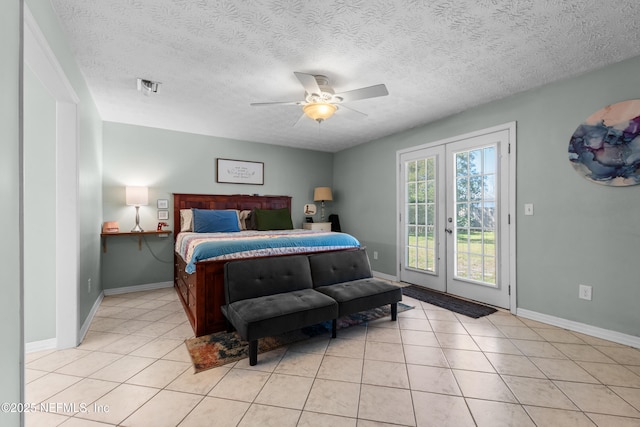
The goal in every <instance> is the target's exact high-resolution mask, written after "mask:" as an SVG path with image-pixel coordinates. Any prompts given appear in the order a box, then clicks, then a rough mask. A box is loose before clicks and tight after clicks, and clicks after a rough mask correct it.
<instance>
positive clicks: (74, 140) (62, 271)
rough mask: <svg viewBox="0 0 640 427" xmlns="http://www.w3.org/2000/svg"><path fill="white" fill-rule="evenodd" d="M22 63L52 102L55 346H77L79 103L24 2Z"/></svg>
mask: <svg viewBox="0 0 640 427" xmlns="http://www.w3.org/2000/svg"><path fill="white" fill-rule="evenodd" d="M24 62H25V64H27V65H28V66H29V68H30V69H31V70H32V71H33V73H34V74H35V75H36V77H37V78H38V79H39V80H40V81H41V82H42V85H43V86H44V87H45V88H46V89H47V90H48V91H49V93H50V94H51V96H52V97H53V98H54V99H55V101H56V160H55V162H56V207H55V215H56V229H55V235H56V237H55V239H56V243H55V247H56V253H55V254H51V255H52V256H55V257H56V264H55V265H56V277H55V282H56V347H57V348H69V347H75V346H77V345H78V331H79V317H80V316H79V278H80V266H79V259H80V250H79V248H80V221H79V215H78V207H79V206H78V134H79V131H78V117H77V114H78V113H77V105H78V103H79V102H80V99H79V98H78V95H77V94H76V93H75V91H74V90H73V87H72V86H71V83H70V82H69V80H68V79H67V77H66V75H65V73H64V70H63V69H62V67H61V66H60V63H59V62H58V60H57V59H56V57H55V54H54V53H53V51H52V50H51V48H50V47H49V44H48V43H47V40H46V38H45V36H44V35H43V34H42V31H41V30H40V27H39V26H38V24H37V22H36V20H35V18H34V17H33V15H32V13H31V11H30V10H29V8H28V7H27V5H26V4H25V5H24Z"/></svg>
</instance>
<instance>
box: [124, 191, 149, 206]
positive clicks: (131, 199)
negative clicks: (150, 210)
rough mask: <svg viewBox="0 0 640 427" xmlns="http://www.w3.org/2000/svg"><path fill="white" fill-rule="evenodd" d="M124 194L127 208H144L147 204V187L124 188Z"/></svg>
mask: <svg viewBox="0 0 640 427" xmlns="http://www.w3.org/2000/svg"><path fill="white" fill-rule="evenodd" d="M125 192H126V200H127V205H128V206H145V205H148V204H149V188H148V187H126V189H125Z"/></svg>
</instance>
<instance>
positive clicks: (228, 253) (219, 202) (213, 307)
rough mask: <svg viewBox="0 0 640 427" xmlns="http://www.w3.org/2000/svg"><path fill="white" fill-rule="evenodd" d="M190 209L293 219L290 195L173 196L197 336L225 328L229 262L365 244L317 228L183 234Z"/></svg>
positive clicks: (178, 250) (185, 294)
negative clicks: (278, 213)
mask: <svg viewBox="0 0 640 427" xmlns="http://www.w3.org/2000/svg"><path fill="white" fill-rule="evenodd" d="M185 209H187V210H188V209H196V210H217V211H222V210H236V211H240V212H242V211H245V212H248V211H252V210H254V209H259V210H264V211H274V212H275V211H277V210H283V209H286V210H287V211H288V215H289V217H290V212H291V197H289V196H251V195H238V194H236V195H208V194H183V193H174V194H173V224H174V227H173V229H174V236H175V238H176V241H175V243H176V245H175V251H174V259H175V263H174V286H175V288H176V291H177V292H178V295H179V297H180V301H181V302H182V305H183V306H184V309H185V312H186V314H187V317H188V319H189V322H190V323H191V326H192V328H193V331H194V333H195V335H196V336H201V335H206V334H210V333H214V332H219V331H223V330H226V321H225V318H224V316H223V314H222V311H221V309H220V307H221V306H222V305H224V303H225V299H224V264H225V263H226V262H228V261H229V260H230V259H239V258H244V259H247V258H262V257H271V256H281V255H289V254H293V253H297V254H300V253H313V252H328V251H338V250H350V249H356V248H358V247H359V246H360V244H359V242H358V241H357V240H356V239H355V238H353V237H352V236H350V235H348V234H345V233H327V232H318V231H312V230H300V229H296V230H269V231H256V230H247V231H241V232H233V233H225V232H220V233H194V232H193V231H191V230H189V231H181V230H182V229H183V224H181V210H185ZM194 212H195V211H194ZM199 212H202V211H199ZM183 214H184V211H183ZM183 220H184V218H183Z"/></svg>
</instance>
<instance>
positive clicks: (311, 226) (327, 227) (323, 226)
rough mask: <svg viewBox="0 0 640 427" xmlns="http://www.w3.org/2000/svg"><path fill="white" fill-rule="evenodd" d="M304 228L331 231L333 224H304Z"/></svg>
mask: <svg viewBox="0 0 640 427" xmlns="http://www.w3.org/2000/svg"><path fill="white" fill-rule="evenodd" d="M302 228H303V229H305V230H320V231H331V223H330V222H305V223H304V224H302Z"/></svg>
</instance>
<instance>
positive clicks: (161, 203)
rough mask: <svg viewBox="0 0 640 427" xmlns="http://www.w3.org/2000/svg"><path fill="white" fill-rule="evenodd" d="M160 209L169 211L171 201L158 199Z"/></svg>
mask: <svg viewBox="0 0 640 427" xmlns="http://www.w3.org/2000/svg"><path fill="white" fill-rule="evenodd" d="M158 209H169V201H168V200H167V199H158Z"/></svg>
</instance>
